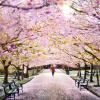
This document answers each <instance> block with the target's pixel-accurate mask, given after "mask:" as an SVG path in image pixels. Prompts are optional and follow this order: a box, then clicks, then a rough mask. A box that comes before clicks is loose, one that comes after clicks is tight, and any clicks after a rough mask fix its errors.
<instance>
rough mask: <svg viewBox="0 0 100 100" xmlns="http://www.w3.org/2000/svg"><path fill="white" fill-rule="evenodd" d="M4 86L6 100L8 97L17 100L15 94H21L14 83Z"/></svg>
mask: <svg viewBox="0 0 100 100" xmlns="http://www.w3.org/2000/svg"><path fill="white" fill-rule="evenodd" d="M2 86H3V89H4V93H5V99H6V98H8V97H10V98H11V97H13V98H14V100H15V94H16V93H19V92H18V89H17V88H16V87H15V86H13V84H12V83H8V84H3V85H2Z"/></svg>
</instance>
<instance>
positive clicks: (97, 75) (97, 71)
mask: <svg viewBox="0 0 100 100" xmlns="http://www.w3.org/2000/svg"><path fill="white" fill-rule="evenodd" d="M96 78H97V86H100V83H99V70H98V69H96Z"/></svg>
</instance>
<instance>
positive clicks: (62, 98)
mask: <svg viewBox="0 0 100 100" xmlns="http://www.w3.org/2000/svg"><path fill="white" fill-rule="evenodd" d="M23 87H24V92H23V93H21V94H20V96H18V97H16V99H17V100H100V98H98V97H96V96H95V95H93V94H92V93H90V92H89V91H87V90H86V89H83V90H81V91H80V90H79V89H78V88H77V87H76V86H75V82H74V80H73V79H72V78H70V76H68V75H66V74H65V73H62V72H61V71H60V70H59V69H56V73H55V74H54V76H52V74H51V72H50V70H49V69H46V70H44V71H43V72H42V73H40V74H39V75H37V76H36V77H35V78H33V79H32V80H31V81H30V82H28V83H26V84H25V85H24V86H23Z"/></svg>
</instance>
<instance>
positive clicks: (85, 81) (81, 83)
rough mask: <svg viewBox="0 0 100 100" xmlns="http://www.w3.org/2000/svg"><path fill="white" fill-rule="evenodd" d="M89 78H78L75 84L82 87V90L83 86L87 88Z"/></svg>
mask: <svg viewBox="0 0 100 100" xmlns="http://www.w3.org/2000/svg"><path fill="white" fill-rule="evenodd" d="M88 82H89V80H88V79H83V78H78V79H76V80H75V85H76V86H77V87H78V88H80V90H81V89H82V87H84V88H86V89H87V86H88Z"/></svg>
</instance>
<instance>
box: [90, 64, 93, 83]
mask: <svg viewBox="0 0 100 100" xmlns="http://www.w3.org/2000/svg"><path fill="white" fill-rule="evenodd" d="M90 71H91V74H90V82H93V64H92V65H91V67H90Z"/></svg>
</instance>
